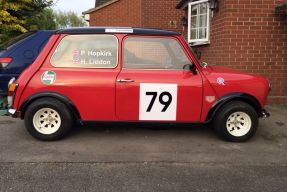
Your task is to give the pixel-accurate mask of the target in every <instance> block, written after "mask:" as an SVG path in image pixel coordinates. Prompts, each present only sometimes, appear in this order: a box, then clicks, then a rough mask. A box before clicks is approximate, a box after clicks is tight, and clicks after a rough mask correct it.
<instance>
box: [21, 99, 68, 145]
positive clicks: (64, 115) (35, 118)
mask: <svg viewBox="0 0 287 192" xmlns="http://www.w3.org/2000/svg"><path fill="white" fill-rule="evenodd" d="M24 121H25V126H26V129H27V130H28V132H29V133H30V134H31V135H32V136H33V137H35V138H37V139H39V140H43V141H54V140H58V139H61V138H63V137H65V136H66V135H67V134H68V132H69V130H70V129H71V127H72V125H73V118H72V116H71V113H70V111H69V110H68V108H67V106H66V105H65V104H64V103H62V102H60V101H58V100H55V99H52V98H42V99H39V100H36V101H35V102H33V103H32V104H31V105H30V106H29V107H28V109H27V110H26V112H25V116H24Z"/></svg>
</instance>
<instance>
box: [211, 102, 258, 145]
mask: <svg viewBox="0 0 287 192" xmlns="http://www.w3.org/2000/svg"><path fill="white" fill-rule="evenodd" d="M213 127H214V129H215V131H216V133H217V134H218V135H219V136H221V137H222V138H223V139H225V140H227V141H232V142H244V141H247V140H249V139H250V138H252V137H253V136H254V135H255V133H256V130H257V127H258V115H257V113H256V111H255V109H254V108H253V107H252V106H250V105H249V104H247V103H245V102H241V101H232V102H230V103H228V104H226V105H224V106H223V107H222V108H221V109H220V110H218V111H217V113H216V115H215V118H214V119H213Z"/></svg>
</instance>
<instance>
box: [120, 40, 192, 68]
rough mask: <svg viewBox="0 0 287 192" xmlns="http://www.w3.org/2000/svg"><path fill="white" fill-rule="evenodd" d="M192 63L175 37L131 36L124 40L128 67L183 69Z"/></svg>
mask: <svg viewBox="0 0 287 192" xmlns="http://www.w3.org/2000/svg"><path fill="white" fill-rule="evenodd" d="M186 64H190V61H189V59H188V57H187V56H186V54H185V52H184V50H183V48H182V47H181V46H180V44H179V42H178V41H177V40H176V39H174V38H164V37H163V38H154V37H129V38H127V39H126V40H125V42H124V68H126V69H182V68H183V66H184V65H186Z"/></svg>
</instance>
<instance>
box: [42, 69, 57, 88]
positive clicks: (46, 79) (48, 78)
mask: <svg viewBox="0 0 287 192" xmlns="http://www.w3.org/2000/svg"><path fill="white" fill-rule="evenodd" d="M41 80H42V82H43V83H44V84H46V85H51V84H53V83H54V82H55V81H56V73H55V72H54V71H45V72H44V73H43V74H42V76H41Z"/></svg>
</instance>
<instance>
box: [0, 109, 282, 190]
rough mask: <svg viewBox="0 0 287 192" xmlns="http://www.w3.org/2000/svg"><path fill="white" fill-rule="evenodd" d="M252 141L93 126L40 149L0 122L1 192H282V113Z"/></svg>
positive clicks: (184, 130)
mask: <svg viewBox="0 0 287 192" xmlns="http://www.w3.org/2000/svg"><path fill="white" fill-rule="evenodd" d="M268 110H269V111H270V112H271V115H272V117H271V118H269V119H262V120H260V126H259V130H258V132H257V135H256V137H255V138H254V139H252V140H251V141H249V142H246V143H229V142H224V141H222V140H220V139H218V138H217V137H216V135H215V134H214V132H213V131H212V130H211V129H208V128H205V127H189V126H188V125H181V126H179V125H156V126H152V125H138V124H99V123H97V124H90V125H86V126H84V127H77V128H75V130H74V131H73V133H72V134H70V136H69V137H68V138H65V139H64V140H61V141H57V142H40V141H37V140H35V139H33V138H32V137H31V136H30V135H29V134H28V133H27V132H26V130H25V129H24V124H23V122H22V121H20V120H17V119H12V118H10V117H1V118H0V191H31V190H34V191H272V192H273V191H286V188H287V107H280V106H277V107H274V106H273V107H268Z"/></svg>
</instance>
